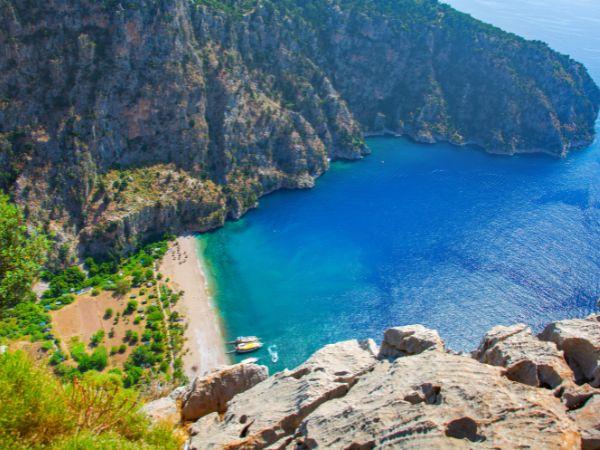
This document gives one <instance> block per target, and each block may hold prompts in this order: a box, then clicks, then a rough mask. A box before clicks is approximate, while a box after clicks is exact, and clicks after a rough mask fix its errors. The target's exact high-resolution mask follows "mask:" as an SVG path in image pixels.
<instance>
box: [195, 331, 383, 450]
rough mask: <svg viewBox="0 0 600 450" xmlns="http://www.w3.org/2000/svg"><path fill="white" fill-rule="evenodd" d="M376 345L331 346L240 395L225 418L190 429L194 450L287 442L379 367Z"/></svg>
mask: <svg viewBox="0 0 600 450" xmlns="http://www.w3.org/2000/svg"><path fill="white" fill-rule="evenodd" d="M376 355H377V347H376V345H375V343H374V342H373V341H372V340H368V341H358V340H353V341H347V342H341V343H338V344H333V345H327V346H325V347H324V348H322V349H321V350H319V351H318V352H317V353H315V354H314V355H313V356H311V357H310V358H309V359H308V360H307V361H306V362H305V363H304V364H302V365H301V366H299V367H297V368H296V369H295V370H292V371H290V370H285V371H283V372H280V373H278V374H276V375H274V376H272V377H271V378H269V379H268V380H266V381H263V382H262V383H259V384H257V385H256V386H254V387H253V388H252V389H249V390H247V391H246V392H244V393H242V394H240V395H237V396H236V397H235V398H234V399H233V400H232V401H231V402H229V404H228V407H227V412H226V413H225V415H224V416H222V417H221V416H219V415H218V414H211V415H209V416H206V417H204V418H202V419H200V420H199V421H198V422H196V423H195V424H194V425H193V427H192V430H191V431H192V434H193V437H192V439H191V442H190V446H189V448H190V450H200V449H202V450H208V449H220V448H224V447H227V448H228V449H232V450H233V449H241V448H248V449H249V448H251V449H263V448H266V447H267V446H270V445H272V444H274V443H275V442H278V441H281V440H282V439H283V440H285V439H286V438H288V437H289V436H290V435H291V434H293V433H294V432H295V430H296V428H297V427H298V425H299V424H300V423H301V422H302V421H303V420H304V419H305V418H306V417H307V416H308V415H309V414H310V413H312V412H313V411H314V410H315V409H316V408H318V407H319V405H321V404H323V403H325V402H327V401H329V400H331V399H334V398H338V397H342V396H344V395H345V394H346V393H347V392H348V390H349V389H350V388H351V386H352V385H353V384H354V383H355V382H356V380H357V378H358V377H359V376H360V375H362V374H364V373H365V372H366V371H368V370H370V369H371V368H372V367H373V365H374V364H375V363H376V362H377V359H376Z"/></svg>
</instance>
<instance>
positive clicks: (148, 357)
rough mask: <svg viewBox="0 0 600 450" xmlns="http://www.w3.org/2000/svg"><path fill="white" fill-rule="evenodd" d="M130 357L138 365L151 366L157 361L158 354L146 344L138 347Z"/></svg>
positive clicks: (132, 362)
mask: <svg viewBox="0 0 600 450" xmlns="http://www.w3.org/2000/svg"><path fill="white" fill-rule="evenodd" d="M129 359H130V361H131V364H133V365H134V366H137V367H151V366H152V365H154V363H156V361H157V358H156V355H155V354H154V353H153V352H152V351H151V350H150V349H149V348H148V347H147V346H145V345H140V346H139V347H136V349H135V350H134V351H133V352H132V353H131V355H129Z"/></svg>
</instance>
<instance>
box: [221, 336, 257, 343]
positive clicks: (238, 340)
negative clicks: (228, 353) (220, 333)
mask: <svg viewBox="0 0 600 450" xmlns="http://www.w3.org/2000/svg"><path fill="white" fill-rule="evenodd" d="M259 341H260V339H259V338H257V337H256V336H238V337H237V338H236V339H235V341H231V342H228V344H233V345H238V344H247V343H249V342H259Z"/></svg>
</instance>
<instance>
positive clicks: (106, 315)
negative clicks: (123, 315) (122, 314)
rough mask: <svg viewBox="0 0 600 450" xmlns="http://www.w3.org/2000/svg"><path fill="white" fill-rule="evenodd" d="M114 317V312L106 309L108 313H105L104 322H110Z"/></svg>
mask: <svg viewBox="0 0 600 450" xmlns="http://www.w3.org/2000/svg"><path fill="white" fill-rule="evenodd" d="M112 315H113V310H112V308H106V311H104V320H108V319H110V318H111V317H112Z"/></svg>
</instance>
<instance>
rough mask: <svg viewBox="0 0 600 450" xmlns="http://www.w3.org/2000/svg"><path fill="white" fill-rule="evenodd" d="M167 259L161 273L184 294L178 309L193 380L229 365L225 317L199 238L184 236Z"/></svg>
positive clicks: (187, 371) (185, 360)
mask: <svg viewBox="0 0 600 450" xmlns="http://www.w3.org/2000/svg"><path fill="white" fill-rule="evenodd" d="M176 242H177V243H178V245H175V244H174V245H172V246H171V247H170V248H169V251H168V252H167V253H166V255H165V257H164V258H163V262H162V264H161V266H160V272H161V273H162V274H163V280H164V279H166V278H170V282H169V283H168V284H169V285H170V287H171V288H172V289H174V290H176V291H178V290H183V291H184V295H183V296H182V298H181V299H180V300H179V302H177V305H176V307H175V310H176V311H178V312H179V313H180V314H182V315H183V316H184V317H185V319H186V321H187V323H188V327H187V330H186V332H185V337H186V340H187V341H186V344H185V349H186V351H185V352H184V356H183V366H184V370H185V374H186V375H187V376H188V377H189V378H190V380H191V379H193V378H194V377H195V376H197V375H202V374H204V373H206V372H209V371H211V370H213V369H215V368H217V367H219V366H222V365H224V364H229V363H230V361H229V358H228V357H227V355H226V353H225V340H224V338H223V331H222V329H221V318H220V316H219V313H218V311H217V310H216V309H215V306H214V304H213V301H212V298H211V295H210V293H209V290H208V284H207V282H206V277H205V275H204V272H203V269H202V265H201V261H200V258H199V256H198V254H197V252H196V238H195V237H194V236H193V235H185V236H181V237H179V238H178V239H177V241H176Z"/></svg>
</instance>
